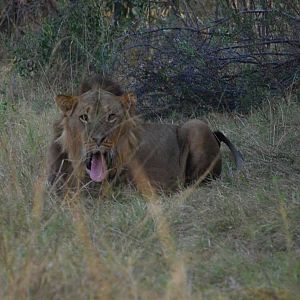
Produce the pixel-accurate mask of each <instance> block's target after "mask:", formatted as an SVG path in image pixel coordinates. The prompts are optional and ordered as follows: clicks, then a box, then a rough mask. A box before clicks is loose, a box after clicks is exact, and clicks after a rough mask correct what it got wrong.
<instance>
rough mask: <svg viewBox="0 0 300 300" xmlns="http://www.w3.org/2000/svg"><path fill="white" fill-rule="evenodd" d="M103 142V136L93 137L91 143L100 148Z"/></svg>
mask: <svg viewBox="0 0 300 300" xmlns="http://www.w3.org/2000/svg"><path fill="white" fill-rule="evenodd" d="M104 140H105V136H96V137H93V141H94V142H95V143H96V144H97V146H100V145H101V144H102V143H103V142H104Z"/></svg>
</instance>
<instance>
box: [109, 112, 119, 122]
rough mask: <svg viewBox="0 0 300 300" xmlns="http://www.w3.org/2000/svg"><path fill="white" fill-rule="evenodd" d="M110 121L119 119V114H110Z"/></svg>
mask: <svg viewBox="0 0 300 300" xmlns="http://www.w3.org/2000/svg"><path fill="white" fill-rule="evenodd" d="M107 120H108V122H110V123H113V122H115V121H116V120H117V115H116V114H110V115H108V117H107Z"/></svg>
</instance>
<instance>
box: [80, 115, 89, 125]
mask: <svg viewBox="0 0 300 300" xmlns="http://www.w3.org/2000/svg"><path fill="white" fill-rule="evenodd" d="M79 119H80V121H81V122H82V123H87V122H88V120H89V116H88V115H87V114H83V115H81V116H79Z"/></svg>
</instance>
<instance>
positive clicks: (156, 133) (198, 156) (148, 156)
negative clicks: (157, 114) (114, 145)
mask: <svg viewBox="0 0 300 300" xmlns="http://www.w3.org/2000/svg"><path fill="white" fill-rule="evenodd" d="M133 134H134V135H135V136H136V137H137V138H138V141H139V142H138V145H136V147H135V149H134V151H130V152H131V153H133V155H132V156H131V157H130V158H129V159H128V162H127V163H126V164H125V165H124V168H123V169H124V170H125V171H123V173H124V172H126V176H125V178H127V179H129V180H130V181H131V182H133V183H134V184H135V185H137V184H138V181H139V177H141V174H139V172H143V173H144V175H145V176H146V178H147V179H148V180H149V181H150V183H151V185H152V186H154V187H156V188H157V189H162V190H164V191H166V190H174V189H175V188H176V187H178V185H185V184H188V183H190V182H192V181H195V180H197V179H198V178H199V177H200V176H201V175H202V174H204V173H205V171H206V170H207V169H208V168H209V166H210V164H211V163H212V161H213V160H214V159H215V158H216V157H218V154H219V151H220V148H219V145H218V143H217V141H216V138H215V137H214V135H213V133H212V131H211V130H210V129H209V127H208V126H207V125H206V124H205V123H204V122H202V121H200V120H191V121H188V122H186V123H184V124H183V125H180V126H178V125H170V124H156V123H140V124H138V126H137V129H136V130H133ZM137 166H140V170H139V167H138V169H137ZM220 172H221V157H218V158H217V160H216V162H215V165H214V166H213V167H212V168H211V172H210V173H211V174H212V175H213V176H218V175H220Z"/></svg>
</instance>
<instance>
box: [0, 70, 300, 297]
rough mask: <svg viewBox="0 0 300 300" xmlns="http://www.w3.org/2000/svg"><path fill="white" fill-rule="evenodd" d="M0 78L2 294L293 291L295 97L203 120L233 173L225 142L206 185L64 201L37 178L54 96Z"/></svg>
mask: <svg viewBox="0 0 300 300" xmlns="http://www.w3.org/2000/svg"><path fill="white" fill-rule="evenodd" d="M6 76H7V77H5V76H4V78H8V76H9V73H7V75H6ZM0 84H1V91H2V93H0V103H1V105H0V118H1V120H0V298H1V299H105V298H106V299H165V298H166V299H298V298H299V297H300V288H299V286H300V226H299V225H300V190H299V183H300V158H299V157H300V156H299V153H300V148H299V128H300V119H299V114H300V105H299V103H297V102H296V101H295V100H294V97H293V95H288V96H287V97H286V98H284V99H270V101H269V104H268V105H267V106H266V107H264V108H262V109H261V110H259V111H255V112H253V113H252V114H250V115H248V116H243V117H242V116H230V115H226V114H223V115H222V114H217V115H215V114H211V115H210V116H208V121H209V122H210V123H211V126H212V127H213V128H219V129H221V130H222V131H224V132H225V133H226V134H227V135H228V136H230V138H231V139H232V140H233V141H234V142H235V143H236V144H237V145H238V147H239V148H240V149H241V150H242V152H243V153H244V155H245V159H246V166H245V170H244V171H243V172H242V173H240V174H237V173H235V172H234V166H233V163H232V160H231V157H230V155H229V152H228V150H227V149H226V148H225V147H224V149H223V153H224V173H223V177H222V178H221V179H219V180H216V181H214V182H212V183H211V184H208V185H205V186H200V187H198V188H194V189H192V191H190V190H188V191H184V190H183V191H182V192H180V193H176V194H174V195H172V196H170V197H162V198H161V199H158V201H157V202H156V203H149V202H147V201H146V200H145V199H142V198H141V197H140V196H139V195H138V194H137V193H136V192H134V191H131V190H128V189H124V190H115V191H113V195H112V196H111V198H110V199H107V200H105V201H103V200H101V199H96V198H89V199H81V200H80V202H79V204H78V203H77V204H70V203H67V202H62V201H60V200H59V199H56V198H55V197H53V196H52V195H49V194H48V193H47V192H46V191H44V189H43V183H42V179H43V175H44V167H45V158H46V151H47V145H48V141H49V136H50V135H51V124H52V122H53V120H54V118H55V115H56V114H57V113H58V112H57V110H56V109H55V108H54V105H53V104H52V99H51V98H52V96H53V95H54V94H55V91H53V89H49V86H46V85H43V83H42V82H30V81H27V82H26V81H25V80H24V79H18V89H17V91H15V96H14V98H12V96H11V91H10V85H9V81H8V80H2V82H0ZM4 103H7V104H5V105H4Z"/></svg>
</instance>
